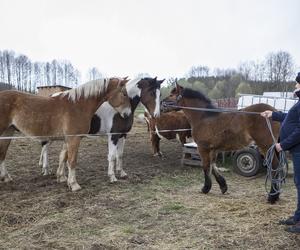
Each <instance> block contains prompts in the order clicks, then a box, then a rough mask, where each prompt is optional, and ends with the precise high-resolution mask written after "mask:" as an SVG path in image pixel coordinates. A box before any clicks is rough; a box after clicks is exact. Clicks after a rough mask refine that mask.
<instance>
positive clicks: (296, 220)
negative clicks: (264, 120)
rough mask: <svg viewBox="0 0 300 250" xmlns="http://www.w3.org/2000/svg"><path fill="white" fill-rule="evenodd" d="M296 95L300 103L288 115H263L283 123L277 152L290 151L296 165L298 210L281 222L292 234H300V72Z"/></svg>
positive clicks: (272, 113) (267, 113) (273, 113)
mask: <svg viewBox="0 0 300 250" xmlns="http://www.w3.org/2000/svg"><path fill="white" fill-rule="evenodd" d="M295 80H296V85H295V88H296V89H295V91H294V95H296V96H297V97H298V98H299V101H298V102H297V103H296V104H295V105H294V106H293V107H292V108H291V109H290V110H289V112H288V113H282V112H280V111H276V112H275V111H273V112H272V111H271V110H266V111H264V112H262V113H261V116H263V117H271V118H272V120H273V121H279V122H281V127H280V134H279V142H278V143H276V144H275V148H276V151H278V152H280V151H281V150H284V151H286V150H288V151H289V152H290V153H291V155H292V161H293V165H294V183H295V186H296V189H297V208H296V211H295V213H294V215H292V216H290V217H289V218H287V219H284V220H281V221H279V224H281V225H287V226H289V227H287V228H286V229H285V230H286V231H288V232H291V233H300V72H299V73H298V75H297V77H296V79H295Z"/></svg>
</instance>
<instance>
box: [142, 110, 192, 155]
mask: <svg viewBox="0 0 300 250" xmlns="http://www.w3.org/2000/svg"><path fill="white" fill-rule="evenodd" d="M144 117H145V120H146V123H147V126H148V131H149V134H150V141H151V145H152V151H153V156H160V157H161V156H162V153H161V152H160V145H159V141H160V140H161V138H163V137H164V138H166V139H168V140H172V139H176V137H177V138H178V139H179V141H180V143H181V145H182V146H183V144H185V143H186V139H187V138H190V137H191V126H190V124H189V122H188V120H187V119H186V117H185V115H184V113H183V112H182V111H170V112H164V113H161V114H160V117H157V118H154V117H151V116H150V114H149V113H148V112H145V113H144Z"/></svg>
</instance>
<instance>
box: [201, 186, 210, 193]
mask: <svg viewBox="0 0 300 250" xmlns="http://www.w3.org/2000/svg"><path fill="white" fill-rule="evenodd" d="M209 191H210V187H207V186H204V187H203V188H202V193H203V194H207V193H208V192H209Z"/></svg>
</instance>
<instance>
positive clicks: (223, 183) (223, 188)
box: [211, 158, 228, 194]
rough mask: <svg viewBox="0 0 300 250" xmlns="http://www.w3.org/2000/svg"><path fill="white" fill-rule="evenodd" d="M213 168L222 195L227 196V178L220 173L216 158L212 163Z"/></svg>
mask: <svg viewBox="0 0 300 250" xmlns="http://www.w3.org/2000/svg"><path fill="white" fill-rule="evenodd" d="M211 168H212V174H213V175H214V177H215V179H216V181H217V182H218V184H219V186H220V189H221V192H222V194H225V193H226V191H227V189H228V187H227V184H226V180H225V178H224V177H223V176H222V175H221V174H220V172H219V169H218V167H217V164H216V158H214V160H213V162H212V163H211Z"/></svg>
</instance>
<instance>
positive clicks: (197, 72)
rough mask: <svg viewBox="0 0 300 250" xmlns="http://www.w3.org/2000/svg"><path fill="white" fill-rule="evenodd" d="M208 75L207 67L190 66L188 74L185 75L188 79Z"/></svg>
mask: <svg viewBox="0 0 300 250" xmlns="http://www.w3.org/2000/svg"><path fill="white" fill-rule="evenodd" d="M208 75H209V67H207V66H202V65H199V66H192V67H191V69H190V70H189V72H188V73H187V76H188V78H191V77H195V78H200V77H207V76H208Z"/></svg>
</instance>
